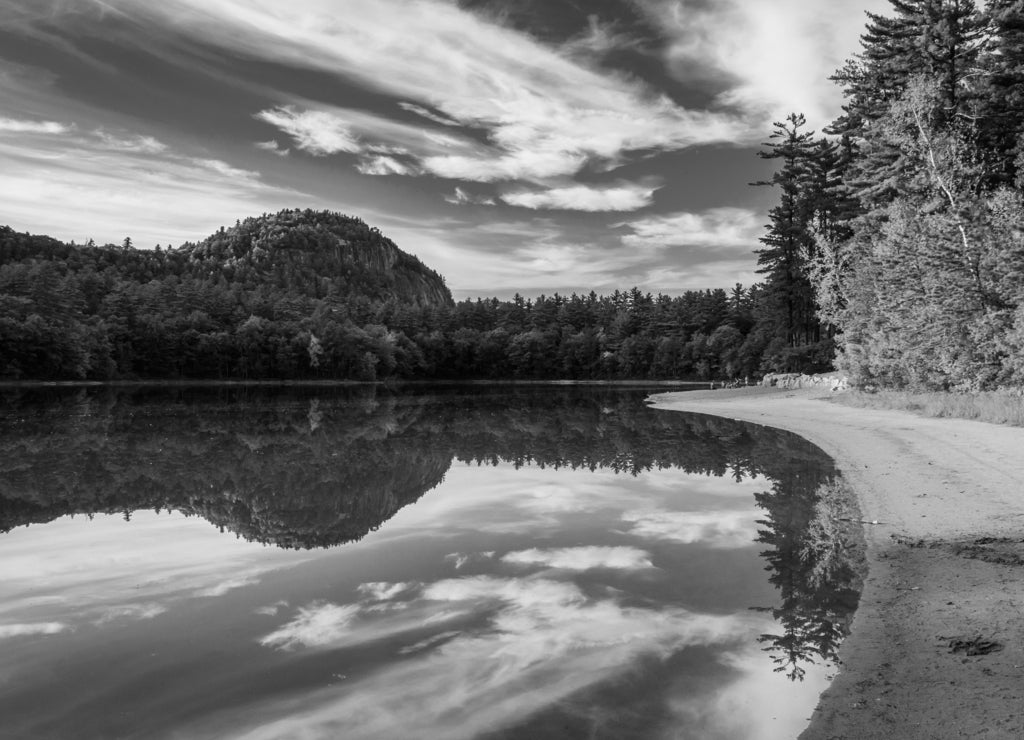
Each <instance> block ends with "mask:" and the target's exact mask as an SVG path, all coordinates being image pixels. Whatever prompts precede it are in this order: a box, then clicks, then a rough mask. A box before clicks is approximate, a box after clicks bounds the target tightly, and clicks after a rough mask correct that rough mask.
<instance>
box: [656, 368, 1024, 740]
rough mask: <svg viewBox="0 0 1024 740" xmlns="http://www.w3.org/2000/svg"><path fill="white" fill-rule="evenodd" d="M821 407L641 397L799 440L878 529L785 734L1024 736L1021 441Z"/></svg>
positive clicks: (791, 398) (758, 391)
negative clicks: (843, 630)
mask: <svg viewBox="0 0 1024 740" xmlns="http://www.w3.org/2000/svg"><path fill="white" fill-rule="evenodd" d="M826 394H827V392H826ZM822 395H824V394H823V392H822V391H787V390H778V389H764V388H742V389H737V390H732V391H730V390H725V391H691V392H684V393H664V394H657V395H656V396H653V397H652V401H653V405H654V406H655V407H657V408H663V409H670V410H679V411H692V412H696V413H705V414H713V415H716V416H726V417H729V418H734V419H741V420H743V421H751V422H755V423H759V424H765V425H768V426H773V427H778V428H781V429H787V430H789V431H792V432H795V433H797V434H799V435H801V436H802V437H804V438H806V439H808V440H810V441H811V442H813V443H815V444H817V445H818V446H819V447H821V448H822V449H823V450H824V451H825V452H826V453H828V454H829V455H830V456H832V458H833V459H834V460H835V461H836V463H837V464H838V466H839V468H840V470H842V472H843V475H844V477H845V478H846V480H847V481H848V482H849V483H850V485H851V486H852V488H853V490H854V491H855V492H856V494H857V496H858V500H859V503H860V508H861V512H862V515H863V517H864V519H865V520H868V521H877V522H879V523H878V524H876V525H865V530H866V531H865V539H866V541H867V561H868V574H867V577H866V579H865V583H864V591H863V593H862V595H861V601H860V606H859V607H858V610H857V613H856V616H855V618H854V622H853V631H852V633H851V635H850V637H849V638H847V640H846V641H845V642H844V644H843V646H842V648H841V652H840V655H841V658H842V661H843V665H842V669H841V671H840V673H839V675H838V676H837V678H836V679H835V680H834V681H833V683H832V685H831V686H830V687H829V688H828V690H826V692H825V693H824V694H823V695H822V698H821V701H820V703H819V706H818V708H817V710H816V711H815V713H814V716H813V718H812V721H811V725H810V727H808V729H807V730H806V731H805V732H804V733H803V734H802V735H801V736H800V737H801V738H802V740H868V739H869V738H897V739H899V740H916V739H918V738H920V739H921V740H924V739H926V738H927V739H928V740H936V739H945V738H974V737H984V738H989V739H992V740H995V739H996V738H1000V739H1001V738H1007V739H1010V738H1013V739H1017V740H1021V739H1024V429H1022V428H1013V427H1003V426H998V425H994V424H986V423H983V422H972V421H964V420H954V419H930V418H923V417H918V416H915V415H912V414H909V413H905V412H900V411H879V410H870V409H854V408H848V407H845V406H842V405H838V404H833V403H829V402H828V401H827V400H823V399H822V398H821V396H822ZM957 641H960V642H957ZM972 653H977V654H972Z"/></svg>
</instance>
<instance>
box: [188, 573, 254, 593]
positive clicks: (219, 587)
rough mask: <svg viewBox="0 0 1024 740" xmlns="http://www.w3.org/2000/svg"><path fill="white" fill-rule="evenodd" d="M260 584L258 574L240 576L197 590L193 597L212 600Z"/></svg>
mask: <svg viewBox="0 0 1024 740" xmlns="http://www.w3.org/2000/svg"><path fill="white" fill-rule="evenodd" d="M259 582H260V579H259V577H258V575H257V574H252V575H240V576H235V577H234V578H228V579H225V580H223V581H220V582H219V583H214V584H212V585H210V586H204V587H203V588H200V589H197V590H195V591H193V592H192V595H193V596H196V597H199V598H211V597H216V596H223V595H224V594H226V593H227V592H228V591H234V590H235V589H238V588H245V587H246V586H252V585H255V584H257V583H259Z"/></svg>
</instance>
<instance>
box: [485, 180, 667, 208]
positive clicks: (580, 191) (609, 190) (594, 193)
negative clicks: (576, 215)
mask: <svg viewBox="0 0 1024 740" xmlns="http://www.w3.org/2000/svg"><path fill="white" fill-rule="evenodd" d="M657 189H658V188H657V186H649V185H640V184H637V183H627V184H622V185H617V186H612V187H591V186H588V185H569V186H566V187H560V188H551V189H549V190H534V191H527V190H521V191H518V192H514V193H505V194H504V195H502V196H501V199H502V200H503V201H504V202H505V203H508V204H509V205H513V206H521V207H523V208H536V209H563V210H570V211H591V212H593V211H635V210H637V209H640V208H643V207H645V206H649V205H651V203H652V202H653V197H654V191H655V190H657Z"/></svg>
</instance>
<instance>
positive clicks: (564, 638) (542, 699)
mask: <svg viewBox="0 0 1024 740" xmlns="http://www.w3.org/2000/svg"><path fill="white" fill-rule="evenodd" d="M348 606H349V607H356V608H358V605H348ZM402 607H403V616H402V619H404V620H405V622H406V624H408V625H410V628H411V629H416V628H417V627H418V630H419V631H420V632H422V631H423V629H424V625H430V627H429V630H431V631H430V632H428V633H427V634H420V635H418V636H417V637H416V639H414V641H412V642H410V643H409V644H408V645H407V646H405V647H403V648H400V649H399V651H398V652H399V654H400V655H402V656H403V657H402V659H401V660H397V661H393V662H391V663H389V664H388V665H386V666H382V667H380V668H379V669H377V670H375V671H373V672H371V673H369V674H366V675H363V676H360V677H356V678H352V677H350V679H349V680H348V681H347V682H346V689H345V691H344V692H341V693H339V692H338V691H337V689H336V688H333V689H324V690H320V691H313V692H309V693H307V694H305V695H303V696H302V697H299V698H295V699H292V700H287V701H285V702H282V703H280V704H279V705H274V704H273V703H267V702H264V703H262V704H261V705H260V706H259V707H246V708H245V710H244V711H245V714H244V719H242V716H243V715H238V716H233V717H232V718H231V721H233V722H234V721H237V722H238V724H235V725H233V726H234V727H237V728H238V734H237V737H239V738H245V739H246V740H265V739H266V740H269V738H276V737H283V736H290V734H291V733H293V732H296V731H298V729H299V728H301V730H302V733H303V735H304V736H306V737H310V738H321V737H324V738H326V737H418V738H424V739H425V740H431V739H434V738H470V737H475V736H477V735H479V734H481V733H483V732H494V731H496V730H500V729H502V728H505V727H508V726H510V725H513V724H515V723H517V722H521V721H522V720H523V718H525V717H529V716H531V715H532V714H534V713H536V712H538V711H541V710H543V709H545V708H549V707H552V706H555V705H557V704H558V703H559V702H560V701H562V700H564V699H565V698H567V697H569V696H572V695H574V694H578V692H580V691H582V690H584V689H586V688H588V687H593V686H596V685H598V684H601V683H602V682H605V681H608V680H609V679H612V678H614V677H616V676H619V675H622V674H623V673H628V672H629V671H631V670H634V666H635V665H636V662H637V661H639V660H664V659H667V658H668V657H670V656H672V655H674V654H676V653H677V652H678V651H680V650H682V649H683V648H685V647H687V646H691V645H701V646H715V647H716V648H717V649H720V650H721V649H732V647H733V646H737V645H740V644H742V643H743V642H745V641H753V639H754V637H756V635H757V634H759V632H760V631H762V630H763V629H764V627H765V623H764V618H763V617H761V616H760V615H749V614H741V615H700V614H694V613H692V612H688V611H686V610H685V609H682V608H679V607H676V606H664V607H662V608H658V609H654V608H643V607H638V606H628V605H626V604H625V603H623V602H621V601H620V600H619V599H618V598H617V597H616V596H614V595H609V596H601V597H592V596H589V595H587V594H586V593H584V592H583V591H582V590H581V589H580V588H579V587H578V586H577V585H576V584H574V583H571V582H566V581H558V580H552V579H549V578H531V579H506V578H498V577H493V576H475V577H468V578H454V579H445V580H441V581H437V582H435V583H432V584H429V585H427V586H425V587H424V588H423V590H422V592H421V593H420V594H419V595H418V596H417V597H415V598H414V599H413V600H412V601H411V602H403V603H402ZM375 614H376V616H375V618H381V615H380V614H379V613H375ZM452 614H457V615H463V618H464V619H465V620H466V622H465V623H466V625H467V626H466V627H465V628H463V629H461V630H457V629H452V628H451V623H452V616H451V615H452ZM383 616H384V618H387V614H384V615H383ZM300 620H301V624H300ZM290 625H291V626H290V627H287V626H286V628H282V630H279V631H278V633H280V634H281V638H280V639H278V640H276V642H277V643H278V644H290V643H287V642H286V641H287V640H288V639H289V637H285V636H284V635H286V634H287V635H289V636H291V635H294V634H297V633H299V632H300V631H304V632H306V633H307V634H305V635H304V636H303V639H306V640H309V642H308V643H304V644H308V645H312V646H314V647H320V648H323V649H333V648H335V647H337V645H338V643H337V641H330V640H324V639H322V637H321V636H322V635H330V634H332V633H333V632H334V631H335V630H336V629H339V628H340V629H343V630H346V631H347V632H348V633H349V634H348V635H347V637H346V638H345V643H344V644H348V645H356V644H368V643H370V642H373V641H376V640H379V639H380V632H379V630H378V629H376V627H375V625H374V623H373V622H372V621H370V620H366V621H361V620H359V619H358V618H356V619H353V618H352V615H351V612H350V611H349V609H348V608H346V607H342V606H336V605H318V606H316V607H312V608H311V609H308V610H302V611H301V613H300V619H297V620H295V621H294V622H292V623H290ZM314 625H315V626H314ZM414 625H415V626H416V627H413V626H414ZM300 627H301V629H300ZM470 627H471V628H470ZM286 630H287V631H286ZM278 633H275V634H278ZM410 634H412V632H411V631H410ZM282 641H285V642H283V643H282ZM438 676H443V677H444V680H443V681H438V680H437V677H438ZM224 721H225V720H224V719H221V720H220V723H221V725H220V726H221V727H222V726H223V724H222V723H223V722H224ZM215 735H216V730H214V731H211V732H203V731H202V729H197V730H196V731H195V732H194V733H193V735H192V736H194V737H207V736H215Z"/></svg>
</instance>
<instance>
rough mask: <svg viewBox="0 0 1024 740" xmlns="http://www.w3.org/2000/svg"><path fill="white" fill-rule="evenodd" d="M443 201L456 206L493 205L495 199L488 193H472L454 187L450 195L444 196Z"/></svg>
mask: <svg viewBox="0 0 1024 740" xmlns="http://www.w3.org/2000/svg"><path fill="white" fill-rule="evenodd" d="M444 199H445V202H447V203H451V204H452V205H456V206H465V205H477V206H493V205H495V203H496V201H495V200H494V198H492V197H490V196H489V195H473V194H472V193H470V192H468V191H466V190H465V189H463V188H460V187H456V188H455V191H454V192H453V193H452V194H451V195H446V196H444Z"/></svg>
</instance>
